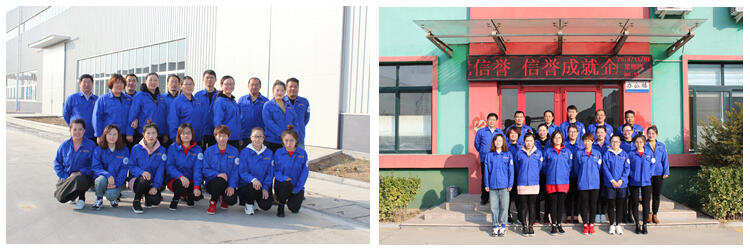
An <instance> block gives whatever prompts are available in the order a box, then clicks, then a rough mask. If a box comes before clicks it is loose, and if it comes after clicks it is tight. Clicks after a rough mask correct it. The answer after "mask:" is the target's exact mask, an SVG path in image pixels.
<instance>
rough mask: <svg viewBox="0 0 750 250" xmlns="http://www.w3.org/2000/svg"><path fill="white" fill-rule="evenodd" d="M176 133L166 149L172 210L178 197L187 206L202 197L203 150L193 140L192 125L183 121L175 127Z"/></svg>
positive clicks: (170, 206) (170, 207)
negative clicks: (173, 140)
mask: <svg viewBox="0 0 750 250" xmlns="http://www.w3.org/2000/svg"><path fill="white" fill-rule="evenodd" d="M177 135H178V136H177V137H176V138H175V143H174V144H172V145H170V146H169V149H168V150H167V179H168V180H169V181H168V182H167V188H169V191H172V192H174V196H173V197H172V202H171V203H169V210H172V211H174V210H177V205H178V204H179V203H180V199H183V200H185V202H187V205H188V207H193V206H194V205H195V202H196V201H199V200H201V199H202V198H203V195H202V194H201V183H202V182H203V150H202V149H201V147H200V146H198V143H197V142H196V141H195V138H196V137H195V132H194V129H193V126H192V125H190V123H183V124H182V125H180V127H179V128H177ZM191 187H192V188H191ZM191 190H192V191H191Z"/></svg>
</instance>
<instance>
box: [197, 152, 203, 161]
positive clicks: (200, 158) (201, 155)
mask: <svg viewBox="0 0 750 250" xmlns="http://www.w3.org/2000/svg"><path fill="white" fill-rule="evenodd" d="M198 160H201V161H202V160H203V153H198Z"/></svg>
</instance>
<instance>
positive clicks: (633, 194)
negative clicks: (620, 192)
mask: <svg viewBox="0 0 750 250" xmlns="http://www.w3.org/2000/svg"><path fill="white" fill-rule="evenodd" d="M628 188H629V189H630V209H631V210H632V211H633V219H634V220H635V223H636V224H638V203H639V202H638V194H639V191H640V193H641V197H643V203H642V204H643V224H646V222H647V220H648V214H649V213H650V212H651V211H649V210H650V208H651V206H649V205H648V204H650V203H651V186H645V187H636V186H629V187H628Z"/></svg>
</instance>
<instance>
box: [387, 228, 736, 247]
mask: <svg viewBox="0 0 750 250" xmlns="http://www.w3.org/2000/svg"><path fill="white" fill-rule="evenodd" d="M488 230H489V229H479V228H457V229H452V228H403V229H398V228H393V227H390V228H386V227H383V226H381V228H380V244H381V245H393V244H396V245H412V244H415V245H422V244H424V245H496V244H511V245H741V244H742V228H741V227H739V228H737V227H725V226H721V227H717V228H700V227H699V228H658V229H656V228H649V230H648V231H649V234H648V235H636V234H635V233H633V231H632V230H625V232H624V233H623V235H609V234H607V233H606V232H603V231H602V230H601V229H599V228H597V231H596V233H595V234H594V235H583V234H582V233H581V229H580V227H578V228H577V229H576V230H569V229H566V233H565V235H560V236H552V235H550V234H549V229H548V228H546V227H545V228H544V229H542V230H539V229H536V228H535V229H534V231H535V233H536V236H535V237H530V238H526V237H523V236H522V235H520V234H519V231H518V230H514V231H512V232H510V233H508V234H507V235H506V236H505V237H502V238H500V237H491V236H490V232H489V231H488Z"/></svg>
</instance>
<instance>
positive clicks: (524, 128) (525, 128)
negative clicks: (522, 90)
mask: <svg viewBox="0 0 750 250" xmlns="http://www.w3.org/2000/svg"><path fill="white" fill-rule="evenodd" d="M513 120H514V121H515V123H514V124H513V125H512V126H510V127H507V128H506V129H505V134H508V131H509V130H510V129H511V128H517V129H519V131H520V134H519V136H518V138H524V137H525V135H526V133H531V134H534V129H532V128H531V127H529V125H526V124H525V120H526V114H524V113H523V111H520V110H518V111H516V113H515V114H513Z"/></svg>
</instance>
